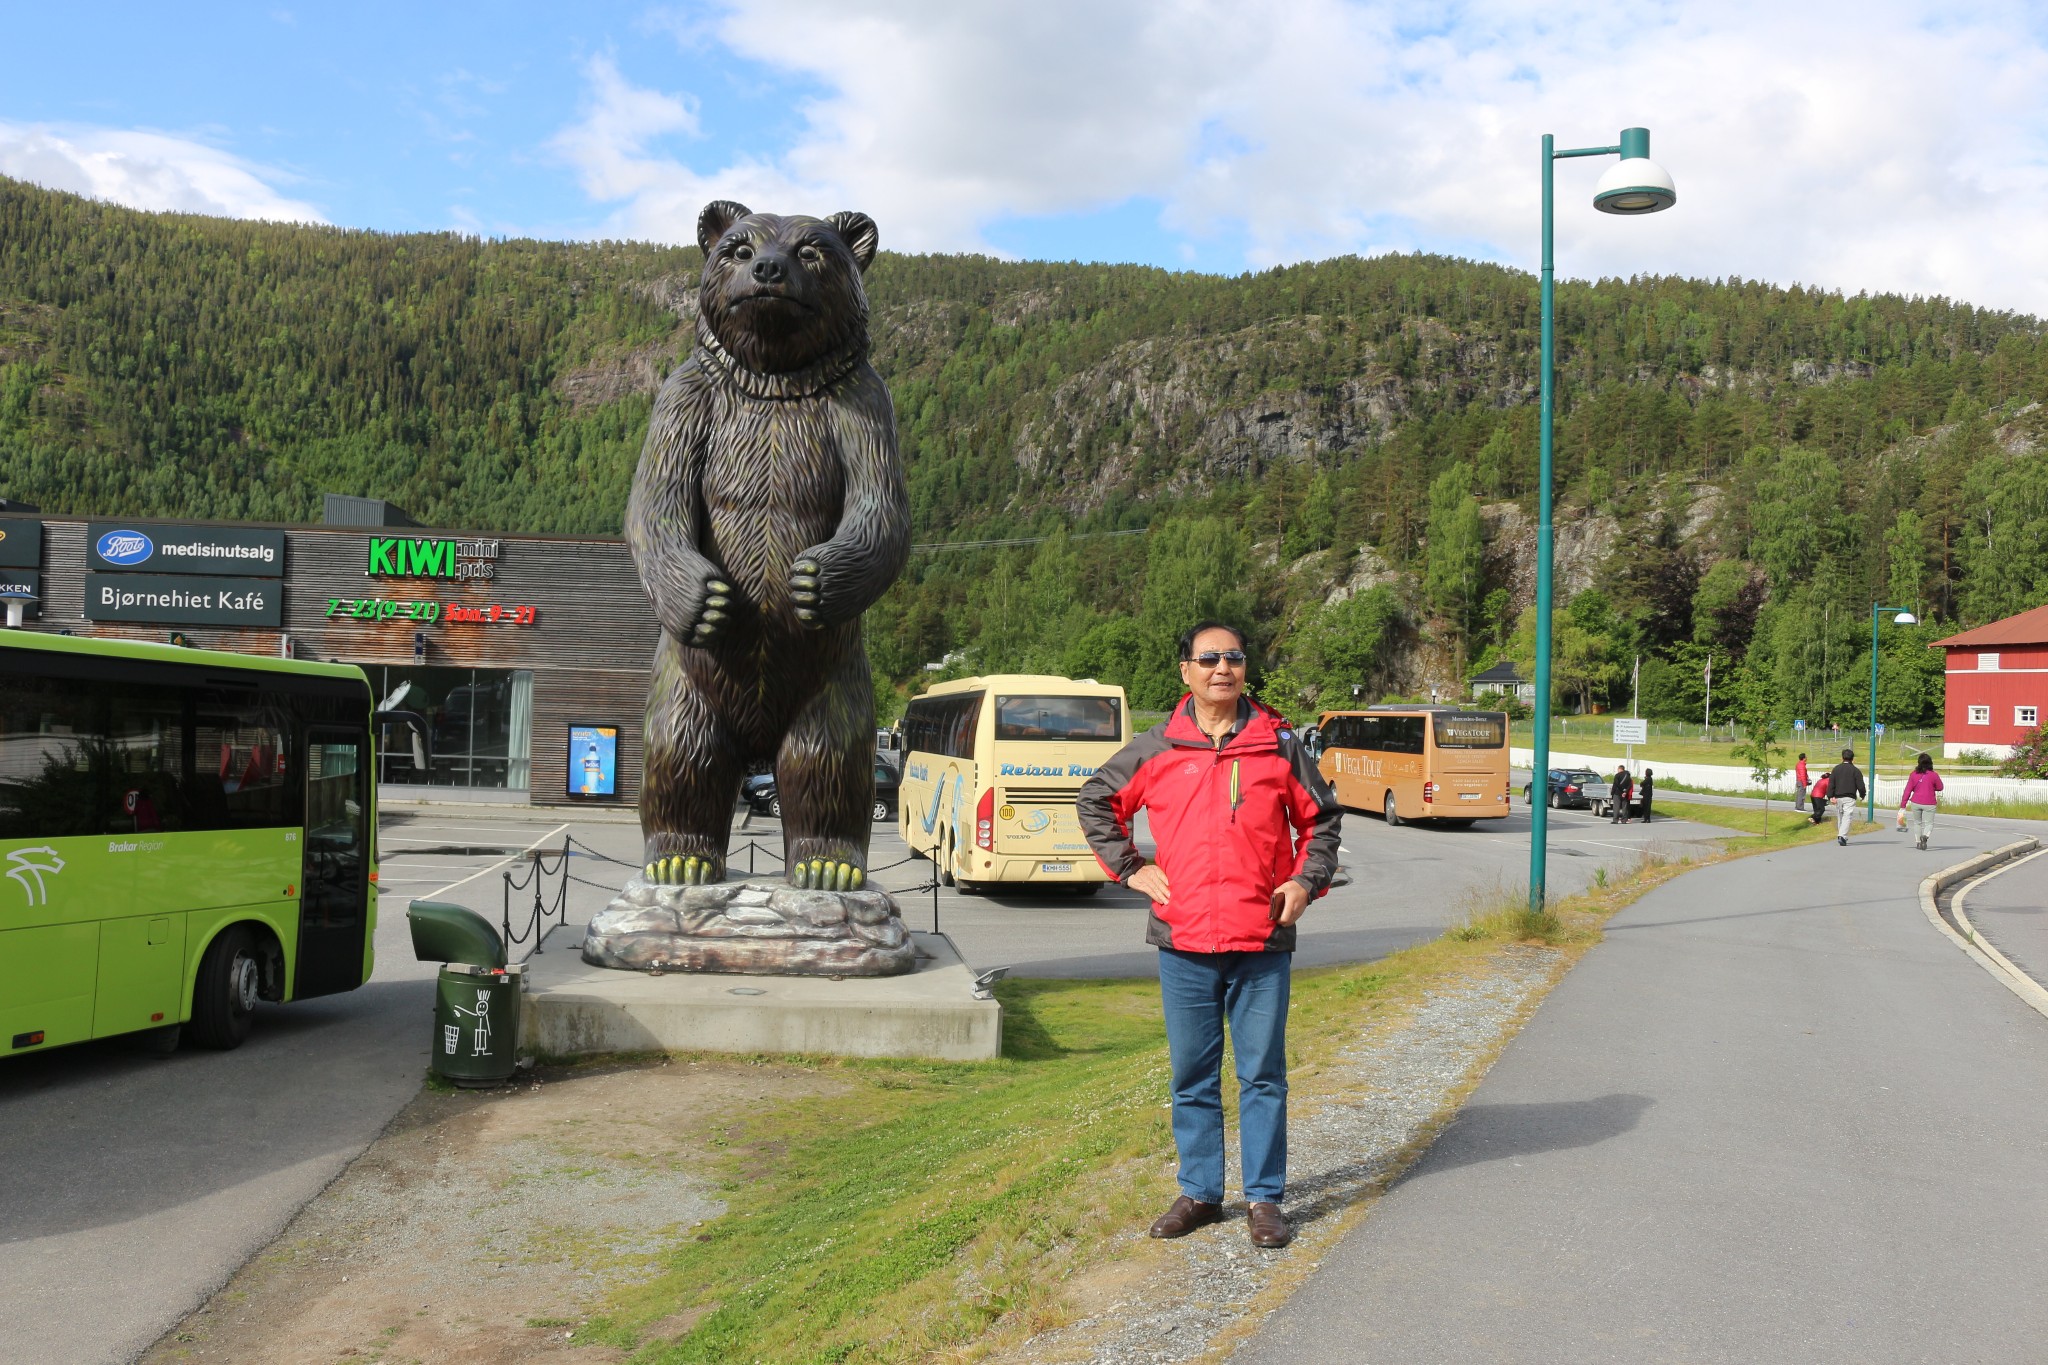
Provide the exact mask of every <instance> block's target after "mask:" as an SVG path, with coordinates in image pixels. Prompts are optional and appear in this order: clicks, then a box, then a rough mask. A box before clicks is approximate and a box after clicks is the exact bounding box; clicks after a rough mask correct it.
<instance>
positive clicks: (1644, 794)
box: [1636, 768, 1657, 825]
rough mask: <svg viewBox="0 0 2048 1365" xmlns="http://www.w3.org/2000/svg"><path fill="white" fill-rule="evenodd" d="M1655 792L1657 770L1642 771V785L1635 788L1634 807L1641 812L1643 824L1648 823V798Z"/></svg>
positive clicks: (1646, 769) (1647, 769)
mask: <svg viewBox="0 0 2048 1365" xmlns="http://www.w3.org/2000/svg"><path fill="white" fill-rule="evenodd" d="M1656 790H1657V770H1656V769H1655V768H1645V769H1643V782H1642V785H1641V786H1639V787H1637V788H1636V805H1637V807H1638V808H1639V809H1640V810H1641V811H1642V814H1643V823H1644V824H1646V825H1647V824H1649V823H1650V797H1651V795H1652V794H1653V793H1654V792H1655V791H1656Z"/></svg>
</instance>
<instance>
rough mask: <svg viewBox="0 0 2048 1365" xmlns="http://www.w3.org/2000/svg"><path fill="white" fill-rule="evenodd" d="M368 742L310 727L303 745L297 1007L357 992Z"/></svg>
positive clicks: (358, 734) (365, 915)
mask: <svg viewBox="0 0 2048 1365" xmlns="http://www.w3.org/2000/svg"><path fill="white" fill-rule="evenodd" d="M369 750H370V742H369V736H368V735H366V734H364V733H363V732H362V731H360V730H340V729H326V728H322V727H315V728H313V729H312V730H310V731H309V732H308V734H307V743H306V825H305V830H306V832H305V835H304V838H305V845H306V852H305V872H304V875H303V878H302V880H301V882H300V886H299V965H298V974H297V980H296V981H295V983H294V985H293V988H292V994H293V996H294V998H297V999H304V998H305V997H307V996H309V995H326V994H329V993H330V992H333V991H345V990H352V989H354V988H355V987H357V986H360V985H362V984H363V934H364V932H365V929H366V926H367V924H368V920H369V905H368V901H369V872H370V827H369V820H370V814H369V813H370V794H369V782H368V779H369V762H368V760H369Z"/></svg>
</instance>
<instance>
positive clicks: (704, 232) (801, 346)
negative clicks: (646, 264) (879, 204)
mask: <svg viewBox="0 0 2048 1365" xmlns="http://www.w3.org/2000/svg"><path fill="white" fill-rule="evenodd" d="M878 241H879V238H878V237H877V235H876V233H875V223H874V220H873V219H871V218H869V217H868V216H867V215H866V214H864V213H835V214H833V215H832V216H831V217H829V218H802V217H792V218H784V217H782V216H781V215H779V214H773V213H755V212H752V211H751V210H749V209H748V208H747V207H746V206H745V205H743V204H735V203H732V202H731V201H729V200H724V199H721V200H718V201H717V202H716V203H712V204H707V205H705V207H704V212H703V213H702V214H700V215H698V218H697V245H698V246H700V247H702V248H704V275H703V278H702V280H701V281H700V282H699V284H698V286H697V317H698V320H699V322H700V323H701V324H703V325H704V326H705V327H707V328H708V329H709V330H710V332H711V335H712V337H713V338H715V339H716V340H717V342H718V345H719V346H720V347H721V348H722V349H723V350H724V351H725V353H726V354H727V355H728V356H730V357H731V358H732V360H734V361H736V362H738V363H739V364H740V365H742V366H744V367H745V368H747V369H749V370H753V371H755V372H756V373H759V374H790V373H792V372H794V371H798V370H803V369H806V368H808V367H810V366H813V365H817V364H819V363H821V362H825V361H828V360H830V359H832V358H833V357H835V356H840V355H843V354H846V353H849V352H855V351H860V352H864V351H865V347H866V344H867V330H868V296H867V293H866V291H864V290H863V289H862V288H861V282H860V277H861V272H862V271H864V270H866V269H867V268H868V262H870V261H872V260H874V258H875V247H876V245H877V244H878Z"/></svg>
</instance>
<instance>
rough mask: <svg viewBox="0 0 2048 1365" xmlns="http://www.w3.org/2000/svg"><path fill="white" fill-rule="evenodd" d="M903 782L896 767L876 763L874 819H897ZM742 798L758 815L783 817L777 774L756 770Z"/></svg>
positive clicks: (743, 783) (747, 780) (742, 790)
mask: <svg viewBox="0 0 2048 1365" xmlns="http://www.w3.org/2000/svg"><path fill="white" fill-rule="evenodd" d="M902 785H903V779H902V777H901V776H900V775H898V774H897V772H896V770H895V769H893V768H891V767H890V766H889V765H888V764H886V763H876V764H875V808H874V818H875V819H876V820H878V821H881V820H894V819H895V818H896V793H897V791H898V789H900V788H901V787H902ZM740 799H741V800H743V801H745V802H746V803H747V805H748V806H749V807H751V808H752V809H753V811H754V813H755V814H756V815H772V816H774V817H776V818H777V819H781V818H782V799H781V798H780V797H778V796H777V795H776V794H775V774H773V773H756V774H754V775H753V776H752V777H748V778H745V779H743V780H742V781H741V782H740Z"/></svg>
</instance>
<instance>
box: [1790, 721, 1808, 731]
mask: <svg viewBox="0 0 2048 1365" xmlns="http://www.w3.org/2000/svg"><path fill="white" fill-rule="evenodd" d="M1792 728H1793V729H1795V730H1797V731H1799V732H1800V733H1802V734H1804V733H1805V731H1806V722H1805V721H1803V720H1795V721H1793V722H1792Z"/></svg>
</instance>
